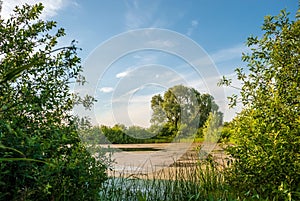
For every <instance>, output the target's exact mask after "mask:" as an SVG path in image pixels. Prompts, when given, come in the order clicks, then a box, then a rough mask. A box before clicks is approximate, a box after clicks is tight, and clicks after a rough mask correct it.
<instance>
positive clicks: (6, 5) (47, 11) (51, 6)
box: [1, 0, 70, 19]
mask: <svg viewBox="0 0 300 201" xmlns="http://www.w3.org/2000/svg"><path fill="white" fill-rule="evenodd" d="M69 1H70V0H13V1H11V0H4V1H3V4H2V11H1V17H2V18H4V19H8V18H9V16H10V14H12V13H13V10H14V8H15V7H16V6H22V5H24V4H29V5H34V4H37V3H42V4H43V5H44V7H45V8H44V10H43V13H42V14H41V17H40V18H41V19H47V18H49V17H53V16H55V15H57V11H58V10H60V9H62V8H63V7H65V6H66V5H68V4H69V3H70V2H69Z"/></svg>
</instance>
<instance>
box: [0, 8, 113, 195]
mask: <svg viewBox="0 0 300 201" xmlns="http://www.w3.org/2000/svg"><path fill="white" fill-rule="evenodd" d="M42 9H43V6H42V5H41V4H38V5H35V6H32V7H31V6H28V5H25V6H23V7H20V8H16V9H15V13H14V15H13V16H12V17H11V18H10V19H8V20H3V19H0V30H1V31H0V54H1V62H0V189H1V191H0V200H95V199H96V198H97V197H98V192H99V191H100V188H101V187H102V183H103V182H104V181H105V180H106V178H107V176H106V173H105V170H106V168H107V164H105V163H104V162H103V161H102V157H103V155H101V156H99V158H98V160H96V159H95V158H94V157H92V156H91V155H90V153H89V152H88V151H87V150H86V149H85V147H84V145H83V144H82V143H81V142H80V138H79V135H78V132H77V129H76V127H77V125H76V122H75V119H74V117H73V116H71V115H70V111H71V109H72V108H73V106H74V104H75V103H76V101H77V100H81V102H84V101H85V100H84V99H80V98H78V97H77V98H75V97H74V96H73V95H72V94H71V93H70V86H69V84H70V81H72V80H76V79H77V80H78V81H80V80H79V79H78V78H80V74H79V73H80V71H81V66H80V59H79V58H78V57H77V53H76V52H77V47H76V46H75V45H74V43H72V44H71V45H70V46H68V47H61V48H56V44H57V40H58V39H59V38H60V37H62V36H64V35H65V33H64V30H63V29H56V28H55V27H56V23H55V22H53V21H42V20H39V19H38V17H39V15H40V13H41V12H42ZM103 159H104V157H103Z"/></svg>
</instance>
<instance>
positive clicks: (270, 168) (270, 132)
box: [222, 11, 300, 200]
mask: <svg viewBox="0 0 300 201" xmlns="http://www.w3.org/2000/svg"><path fill="white" fill-rule="evenodd" d="M298 14H299V12H298ZM298 16H299V15H298ZM262 30H263V31H264V35H263V36H262V37H261V38H260V39H259V38H258V37H249V38H248V40H247V45H248V46H249V47H252V49H251V50H252V52H251V53H250V54H244V55H243V57H242V59H243V61H245V62H247V63H248V69H247V70H243V69H241V68H238V69H236V72H237V77H238V79H239V80H240V81H241V82H242V84H243V86H242V89H241V92H240V95H241V96H240V99H241V101H242V103H243V105H244V109H243V111H242V112H241V113H240V114H239V115H238V116H237V117H236V118H235V119H234V120H233V122H232V125H233V132H232V133H233V137H234V139H235V140H236V144H235V146H232V147H229V148H228V152H229V153H230V154H231V155H232V156H233V157H234V158H235V160H234V162H233V164H232V166H231V167H230V168H229V169H228V174H226V175H227V176H228V177H227V179H228V182H230V185H232V186H235V187H236V188H237V189H238V190H239V192H241V193H246V192H247V194H249V195H255V194H258V195H260V196H261V197H264V198H267V197H269V199H276V200H292V199H293V200H299V199H300V194H299V190H300V172H299V169H300V151H299V147H300V132H299V131H300V119H299V117H300V110H299V108H300V105H299V103H300V94H299V91H300V73H299V66H300V55H299V53H300V37H299V36H300V21H299V18H296V21H291V20H290V19H289V18H288V15H287V13H286V12H285V11H282V12H281V13H280V14H279V15H278V16H275V17H272V16H266V17H265V20H264V24H263V26H262ZM222 82H223V83H225V84H226V83H227V84H230V81H228V80H223V81H222ZM233 100H234V99H233ZM233 103H235V101H233Z"/></svg>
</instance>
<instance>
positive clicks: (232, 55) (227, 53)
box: [210, 44, 250, 63]
mask: <svg viewBox="0 0 300 201" xmlns="http://www.w3.org/2000/svg"><path fill="white" fill-rule="evenodd" d="M249 50H250V49H249V48H248V47H246V46H245V45H244V44H239V45H236V46H233V47H229V48H225V49H222V50H219V51H217V52H215V53H213V54H211V55H210V56H211V58H212V59H213V61H214V62H215V63H221V62H224V61H229V60H233V59H240V58H241V56H242V53H243V52H244V53H246V52H249Z"/></svg>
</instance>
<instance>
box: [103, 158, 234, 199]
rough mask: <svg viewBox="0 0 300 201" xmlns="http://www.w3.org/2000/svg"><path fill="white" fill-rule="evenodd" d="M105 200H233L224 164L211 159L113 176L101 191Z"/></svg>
mask: <svg viewBox="0 0 300 201" xmlns="http://www.w3.org/2000/svg"><path fill="white" fill-rule="evenodd" d="M100 195H101V200H109V201H119V200H122V201H123V200H124V201H144V200H147V201H148V200H149V201H152V200H153V201H154V200H155V201H157V200H165V201H168V200H172V201H176V200H190V201H192V200H233V199H232V198H231V197H232V196H231V194H230V192H229V190H228V188H227V186H226V185H225V182H224V176H223V174H222V170H221V167H220V166H219V165H218V164H217V163H216V162H215V161H214V160H213V159H212V157H211V156H208V158H207V159H205V160H201V161H194V165H191V164H190V163H180V164H176V163H175V165H174V166H173V167H171V168H165V169H163V170H160V171H158V172H156V173H155V174H153V175H151V176H150V175H143V176H139V175H129V176H126V175H125V174H123V175H122V174H121V175H117V176H116V175H113V176H112V177H111V178H110V179H109V180H108V181H107V183H106V184H105V185H104V186H103V189H102V190H101V192H100Z"/></svg>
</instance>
